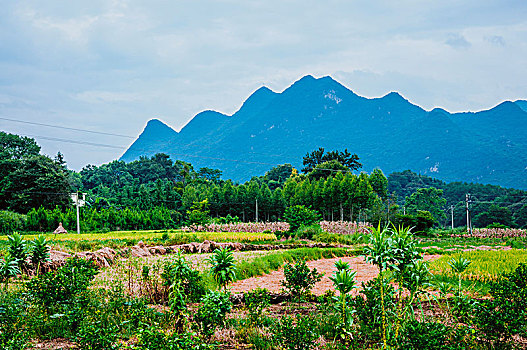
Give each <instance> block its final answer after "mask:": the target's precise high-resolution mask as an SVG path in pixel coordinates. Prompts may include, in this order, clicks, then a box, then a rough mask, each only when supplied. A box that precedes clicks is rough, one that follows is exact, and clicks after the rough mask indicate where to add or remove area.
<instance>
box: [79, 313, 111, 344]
mask: <svg viewBox="0 0 527 350" xmlns="http://www.w3.org/2000/svg"><path fill="white" fill-rule="evenodd" d="M117 331H118V328H117V327H115V326H113V325H108V324H106V323H104V322H101V321H100V320H93V321H90V322H85V323H83V324H82V325H81V326H80V328H79V331H78V336H77V342H78V343H79V345H80V346H81V348H82V349H87V350H113V349H117V348H118V345H117V344H116V341H117Z"/></svg>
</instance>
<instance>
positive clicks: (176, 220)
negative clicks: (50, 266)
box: [0, 207, 182, 234]
mask: <svg viewBox="0 0 527 350" xmlns="http://www.w3.org/2000/svg"><path fill="white" fill-rule="evenodd" d="M80 216H81V218H82V220H81V229H82V231H83V232H86V231H91V232H93V231H96V232H107V231H114V230H156V229H168V228H176V227H179V226H180V225H181V218H182V215H181V213H180V212H178V211H176V210H170V209H167V208H163V207H157V208H153V209H148V210H141V209H134V208H125V209H123V210H119V209H116V208H112V207H110V208H102V209H95V208H81V209H80ZM59 223H62V224H63V226H64V227H65V228H67V229H68V230H69V231H70V232H72V233H73V232H76V227H77V211H76V209H75V208H66V209H65V210H63V209H60V208H59V207H56V208H55V209H44V208H43V207H40V208H39V209H34V208H33V209H31V210H30V211H29V212H28V213H27V215H22V214H17V213H13V212H8V211H0V233H3V234H6V233H12V232H15V231H26V232H27V231H30V232H31V231H36V232H53V231H54V230H55V229H56V228H57V227H58V225H59Z"/></svg>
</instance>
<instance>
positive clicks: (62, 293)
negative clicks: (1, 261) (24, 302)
mask: <svg viewBox="0 0 527 350" xmlns="http://www.w3.org/2000/svg"><path fill="white" fill-rule="evenodd" d="M97 273H98V271H97V268H96V267H95V264H94V263H93V261H91V260H86V259H81V258H77V257H74V258H70V259H68V260H67V261H66V264H65V265H64V266H62V267H60V268H59V269H58V270H57V271H55V272H47V273H45V274H42V275H40V276H37V277H35V278H32V279H31V280H29V281H28V282H27V283H26V287H27V290H28V293H29V295H30V296H31V297H33V298H35V299H36V300H37V301H39V302H41V303H42V304H43V305H45V306H50V305H53V304H57V303H64V302H71V301H72V300H73V299H75V297H76V296H78V295H79V294H80V293H82V292H85V291H86V290H87V289H88V286H89V284H90V282H91V281H92V280H93V278H94V277H95V275H96V274H97Z"/></svg>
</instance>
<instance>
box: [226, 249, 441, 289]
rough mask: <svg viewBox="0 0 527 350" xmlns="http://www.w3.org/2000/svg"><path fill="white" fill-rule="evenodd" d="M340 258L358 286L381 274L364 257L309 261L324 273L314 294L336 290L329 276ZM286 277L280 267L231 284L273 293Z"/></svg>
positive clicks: (316, 285)
mask: <svg viewBox="0 0 527 350" xmlns="http://www.w3.org/2000/svg"><path fill="white" fill-rule="evenodd" d="M441 256H442V255H425V256H424V259H425V260H427V261H429V260H435V259H438V258H440V257H441ZM340 259H341V260H342V261H344V262H347V263H349V265H350V268H351V269H352V270H353V271H357V275H356V276H355V281H357V285H358V286H360V284H361V282H366V281H369V280H371V279H373V278H375V277H377V275H378V274H379V270H378V269H377V268H376V267H375V266H373V265H371V264H368V263H367V262H366V261H364V258H363V257H343V258H331V259H320V260H314V261H309V262H308V263H307V265H308V266H309V268H310V269H313V268H316V269H317V271H318V272H321V273H323V274H324V276H323V277H322V280H321V281H320V282H318V283H317V284H315V287H314V288H313V290H312V293H313V294H315V295H322V294H324V292H326V291H327V290H330V289H331V290H334V287H333V282H331V280H330V279H329V277H330V276H331V275H332V274H333V272H334V271H336V268H335V262H336V261H338V260H340ZM284 278H285V277H284V270H283V269H280V270H277V271H273V272H271V273H268V274H266V275H263V276H258V277H251V278H247V279H244V280H240V281H237V282H234V283H233V284H232V285H231V291H232V292H233V293H243V292H246V291H248V290H251V289H254V288H258V287H260V288H266V289H267V290H269V291H270V292H272V293H279V292H280V291H281V289H282V286H281V285H280V281H282V280H284ZM353 293H355V294H357V293H358V289H355V290H354V291H353Z"/></svg>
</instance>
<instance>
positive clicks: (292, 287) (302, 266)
mask: <svg viewBox="0 0 527 350" xmlns="http://www.w3.org/2000/svg"><path fill="white" fill-rule="evenodd" d="M322 276H323V274H321V273H319V272H318V271H317V269H313V270H310V269H309V267H308V266H307V263H306V260H305V259H298V260H297V261H296V262H295V264H294V265H292V264H287V263H286V264H285V265H284V277H285V280H283V281H280V284H281V285H282V287H283V288H284V290H285V292H286V293H287V294H289V295H291V296H292V297H293V299H294V300H302V299H304V298H305V297H307V296H308V295H309V294H310V293H311V289H313V287H314V286H315V283H317V282H318V281H320V280H321V279H322Z"/></svg>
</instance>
